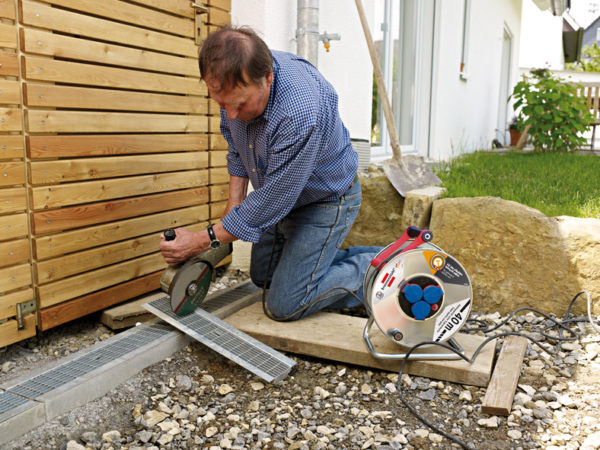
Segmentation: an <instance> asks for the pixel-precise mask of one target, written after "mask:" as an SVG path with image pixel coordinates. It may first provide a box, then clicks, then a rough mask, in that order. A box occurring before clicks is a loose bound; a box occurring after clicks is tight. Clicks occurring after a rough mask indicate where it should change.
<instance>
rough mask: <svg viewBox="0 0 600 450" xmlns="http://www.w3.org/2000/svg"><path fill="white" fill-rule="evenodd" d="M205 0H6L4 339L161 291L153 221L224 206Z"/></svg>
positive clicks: (181, 221)
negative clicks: (203, 65)
mask: <svg viewBox="0 0 600 450" xmlns="http://www.w3.org/2000/svg"><path fill="white" fill-rule="evenodd" d="M197 3H200V2H197ZM203 5H206V6H207V7H208V13H204V12H203V11H202V10H200V9H198V8H194V7H193V5H192V3H191V2H190V1H189V0H168V1H165V0H128V1H126V0H102V1H98V0H39V1H33V0H0V230H1V234H0V347H2V346H5V345H8V344H10V343H12V342H16V341H18V340H21V339H25V338H27V337H30V336H33V335H34V334H35V333H36V327H37V329H40V330H46V329H49V328H52V327H54V326H57V325H59V324H62V323H65V322H68V321H70V320H73V319H75V318H78V317H81V316H83V315H86V314H89V313H91V312H94V311H98V310H101V309H103V308H106V307H108V306H110V305H113V304H115V303H119V302H122V301H124V300H126V299H129V298H133V297H136V296H139V295H141V294H143V293H145V292H148V291H151V290H155V289H157V288H158V287H159V283H158V281H159V278H160V275H161V273H162V270H163V269H164V266H165V264H164V261H163V260H162V257H161V256H160V254H159V253H158V241H159V233H160V232H161V231H162V230H164V229H166V228H169V227H177V226H186V227H189V228H191V229H202V228H203V227H205V226H206V225H207V223H208V222H209V221H214V220H218V218H219V217H220V214H221V213H222V211H223V209H224V207H225V204H226V201H227V196H228V187H227V181H228V176H227V171H226V167H225V164H226V163H225V154H226V148H227V146H226V143H225V142H224V140H223V138H222V137H221V136H220V134H219V117H218V107H216V105H215V104H214V102H212V101H209V99H208V97H207V91H206V88H205V86H204V84H203V83H201V82H200V79H199V74H198V67H197V66H198V64H197V63H198V58H197V52H198V44H199V43H200V42H201V40H202V38H203V37H204V36H206V34H207V32H208V31H210V30H211V28H216V27H218V26H220V25H223V24H226V23H229V21H230V14H229V11H230V8H231V1H230V0H208V1H205V2H204V3H203Z"/></svg>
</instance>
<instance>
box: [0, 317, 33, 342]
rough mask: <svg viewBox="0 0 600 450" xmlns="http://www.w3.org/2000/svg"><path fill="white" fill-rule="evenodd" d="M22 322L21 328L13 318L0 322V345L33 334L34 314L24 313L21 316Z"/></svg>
mask: <svg viewBox="0 0 600 450" xmlns="http://www.w3.org/2000/svg"><path fill="white" fill-rule="evenodd" d="M23 324H24V327H23V329H21V330H19V328H18V324H17V321H16V320H14V319H10V320H8V321H6V322H4V323H0V347H5V346H7V345H10V344H13V343H15V342H19V341H22V340H23V339H27V338H30V337H32V336H35V333H36V329H35V314H28V315H26V316H25V317H24V318H23Z"/></svg>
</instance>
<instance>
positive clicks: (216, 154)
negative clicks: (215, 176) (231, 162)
mask: <svg viewBox="0 0 600 450" xmlns="http://www.w3.org/2000/svg"><path fill="white" fill-rule="evenodd" d="M227 153H228V152H227V150H210V151H209V152H208V164H209V165H210V166H211V167H225V166H226V165H227Z"/></svg>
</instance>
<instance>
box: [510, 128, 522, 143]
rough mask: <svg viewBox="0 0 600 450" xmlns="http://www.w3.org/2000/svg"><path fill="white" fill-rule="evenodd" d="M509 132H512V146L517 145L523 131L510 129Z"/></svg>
mask: <svg viewBox="0 0 600 450" xmlns="http://www.w3.org/2000/svg"><path fill="white" fill-rule="evenodd" d="M508 132H509V133H510V146H511V147H515V146H516V145H517V142H519V139H521V132H520V131H519V130H517V129H510V130H508Z"/></svg>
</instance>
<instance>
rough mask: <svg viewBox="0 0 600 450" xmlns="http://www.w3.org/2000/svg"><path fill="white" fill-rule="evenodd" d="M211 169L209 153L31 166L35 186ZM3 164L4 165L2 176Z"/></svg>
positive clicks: (0, 165) (43, 162)
mask: <svg viewBox="0 0 600 450" xmlns="http://www.w3.org/2000/svg"><path fill="white" fill-rule="evenodd" d="M206 167H208V152H184V153H170V154H166V155H139V156H113V157H105V158H85V159H74V160H59V161H35V162H32V163H30V175H29V176H30V181H31V183H32V184H34V185H36V184H52V183H62V182H65V181H80V180H95V179H99V178H114V177H122V176H127V175H140V174H146V173H158V172H171V171H177V170H186V169H204V168H206ZM1 168H2V163H0V172H1Z"/></svg>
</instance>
